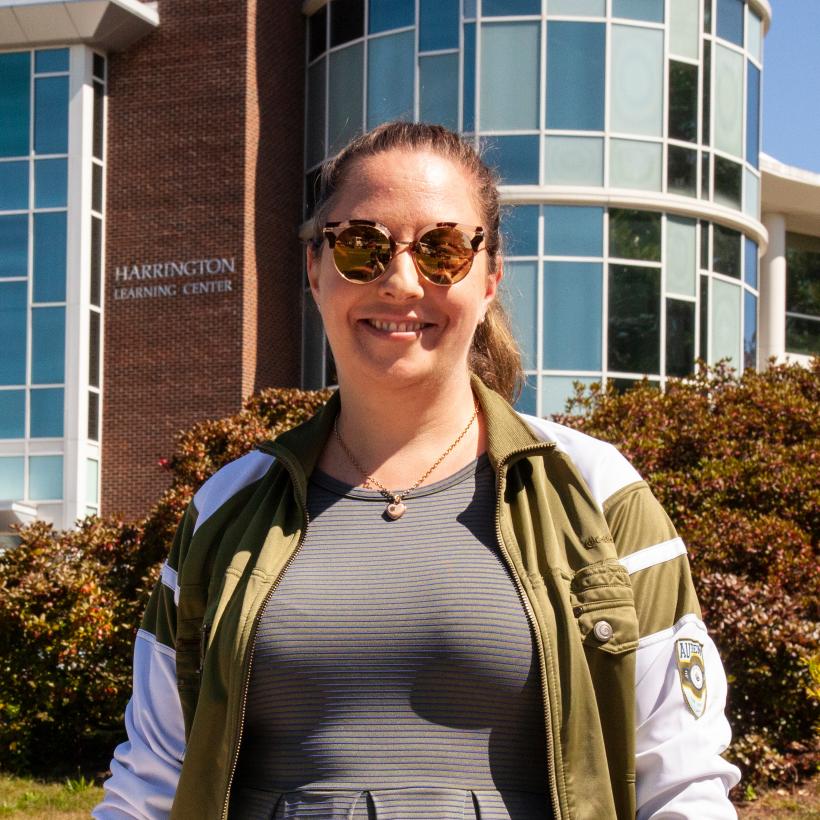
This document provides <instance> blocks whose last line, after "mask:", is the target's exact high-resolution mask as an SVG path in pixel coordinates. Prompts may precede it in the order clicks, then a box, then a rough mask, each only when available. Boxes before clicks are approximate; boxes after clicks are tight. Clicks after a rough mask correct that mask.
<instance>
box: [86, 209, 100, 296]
mask: <svg viewBox="0 0 820 820" xmlns="http://www.w3.org/2000/svg"><path fill="white" fill-rule="evenodd" d="M88 272H89V275H90V276H91V282H90V288H89V294H90V295H89V298H90V300H91V304H92V305H96V306H97V307H99V306H100V288H101V285H102V220H101V219H100V218H99V217H97V216H92V217H91V264H90V266H89V269H88Z"/></svg>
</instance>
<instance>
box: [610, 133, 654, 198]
mask: <svg viewBox="0 0 820 820" xmlns="http://www.w3.org/2000/svg"><path fill="white" fill-rule="evenodd" d="M609 149H610V151H609V183H610V185H612V186H613V187H615V188H640V189H642V190H645V191H660V190H661V166H662V163H663V147H662V146H661V144H660V143H658V142H638V141H637V140H616V139H613V140H611V141H610V143H609Z"/></svg>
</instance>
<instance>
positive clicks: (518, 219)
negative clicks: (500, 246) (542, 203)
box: [501, 205, 538, 256]
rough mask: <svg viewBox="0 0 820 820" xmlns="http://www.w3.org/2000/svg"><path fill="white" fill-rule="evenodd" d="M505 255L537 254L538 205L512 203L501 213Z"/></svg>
mask: <svg viewBox="0 0 820 820" xmlns="http://www.w3.org/2000/svg"><path fill="white" fill-rule="evenodd" d="M501 232H502V234H503V235H504V241H505V243H506V249H505V251H504V255H505V256H536V255H537V254H538V206H537V205H514V206H512V207H509V208H505V209H504V212H503V213H502V215H501Z"/></svg>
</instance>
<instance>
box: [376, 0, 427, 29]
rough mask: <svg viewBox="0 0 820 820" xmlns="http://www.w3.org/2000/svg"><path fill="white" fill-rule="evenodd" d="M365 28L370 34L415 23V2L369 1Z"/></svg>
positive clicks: (406, 0) (409, 0) (407, 0)
mask: <svg viewBox="0 0 820 820" xmlns="http://www.w3.org/2000/svg"><path fill="white" fill-rule="evenodd" d="M369 8H370V12H369V14H368V18H367V27H368V29H369V30H370V33H371V34H376V33H378V32H380V31H390V29H393V28H404V27H405V26H412V25H413V24H414V23H415V22H416V3H415V0H370V3H369Z"/></svg>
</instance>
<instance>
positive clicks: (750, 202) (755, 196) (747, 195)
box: [743, 168, 760, 219]
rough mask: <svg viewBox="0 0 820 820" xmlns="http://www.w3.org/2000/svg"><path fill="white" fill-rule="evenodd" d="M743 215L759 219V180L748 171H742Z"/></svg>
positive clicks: (746, 169) (745, 169)
mask: <svg viewBox="0 0 820 820" xmlns="http://www.w3.org/2000/svg"><path fill="white" fill-rule="evenodd" d="M743 179H744V183H743V213H745V214H747V215H748V216H751V217H752V218H753V219H758V218H759V217H760V180H759V179H758V178H757V177H756V176H755V175H754V174H753V173H752V172H751V171H750V170H749V169H748V168H744V169H743Z"/></svg>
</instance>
